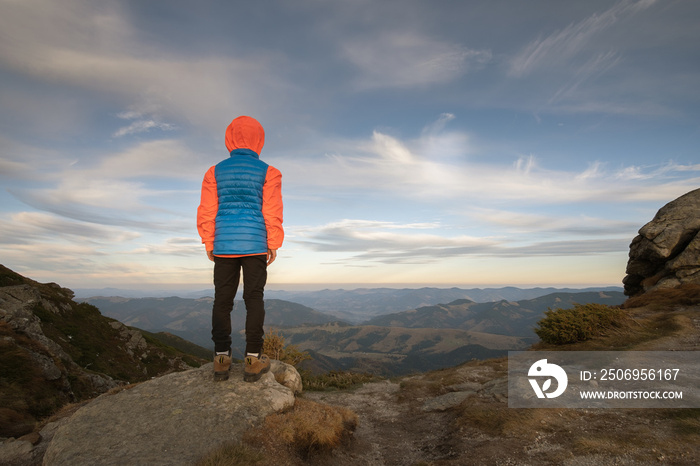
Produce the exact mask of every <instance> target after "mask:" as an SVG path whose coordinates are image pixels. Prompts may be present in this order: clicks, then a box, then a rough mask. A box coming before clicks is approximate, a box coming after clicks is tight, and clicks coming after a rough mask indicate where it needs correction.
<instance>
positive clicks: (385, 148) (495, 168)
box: [285, 130, 700, 205]
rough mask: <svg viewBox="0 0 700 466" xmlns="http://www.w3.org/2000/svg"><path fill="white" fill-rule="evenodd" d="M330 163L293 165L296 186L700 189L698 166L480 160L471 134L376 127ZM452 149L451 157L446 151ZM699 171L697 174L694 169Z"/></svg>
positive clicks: (520, 199)
mask: <svg viewBox="0 0 700 466" xmlns="http://www.w3.org/2000/svg"><path fill="white" fill-rule="evenodd" d="M334 144H336V147H337V150H332V152H331V154H329V155H328V156H327V157H325V158H324V159H322V160H315V161H314V162H313V163H308V164H303V163H300V164H295V165H290V166H289V167H286V172H285V176H286V177H287V180H288V182H289V183H291V184H292V185H294V186H295V188H298V189H299V192H305V191H309V192H310V191H317V192H318V191H319V190H321V191H323V190H327V189H329V188H331V187H333V188H334V189H335V190H342V189H354V190H359V191H360V192H366V193H369V192H375V193H384V194H383V196H386V195H387V194H389V195H391V196H392V197H394V198H399V199H419V200H422V201H429V200H448V199H449V200H460V199H470V200H479V202H504V201H508V202H514V203H517V204H523V203H525V202H527V203H532V202H537V203H542V204H545V205H546V204H562V203H571V202H574V203H583V202H598V203H607V202H609V201H610V199H615V200H616V202H632V201H638V200H643V199H644V200H654V199H656V200H668V199H673V198H675V197H677V196H679V195H681V194H683V193H685V192H688V191H690V190H691V189H694V188H695V187H696V186H697V184H698V181H699V179H698V178H699V177H700V171H698V170H697V165H683V164H674V163H663V164H659V165H656V166H644V167H641V166H631V167H624V166H623V167H619V168H617V167H616V168H615V169H609V168H608V167H607V164H606V163H604V162H601V161H596V160H592V161H591V162H590V163H589V165H588V167H587V168H585V169H583V170H580V171H573V170H568V171H567V170H562V169H552V168H547V167H545V166H542V164H541V162H540V161H539V160H538V158H537V156H536V155H532V154H531V155H527V156H521V157H519V158H516V159H511V160H512V162H510V163H507V162H505V163H504V162H499V163H496V162H490V161H486V162H484V161H483V155H482V157H475V155H479V154H475V153H474V149H473V148H472V147H471V146H470V145H469V136H468V135H467V134H465V133H458V132H440V131H424V132H422V133H421V134H420V135H419V136H418V137H416V138H405V139H402V138H399V137H397V136H392V135H389V134H386V133H383V132H380V131H378V130H375V131H374V132H373V133H372V135H371V137H370V138H369V139H367V140H357V141H341V142H337V143H333V142H330V141H329V143H328V147H329V148H330V147H333V145H334ZM445 154H449V156H445ZM694 171H695V172H698V176H696V177H692V176H689V175H690V174H691V173H692V172H694Z"/></svg>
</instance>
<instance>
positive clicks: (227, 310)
mask: <svg viewBox="0 0 700 466" xmlns="http://www.w3.org/2000/svg"><path fill="white" fill-rule="evenodd" d="M241 269H242V270H243V301H244V302H245V308H246V319H245V339H246V353H259V352H261V351H262V347H263V335H264V334H265V332H264V330H263V324H264V323H265V304H264V302H263V293H264V291H265V283H266V282H267V256H266V255H257V256H245V257H235V258H234V257H214V308H213V309H212V316H211V339H212V340H213V341H214V350H215V351H219V352H223V351H229V350H230V349H231V311H232V310H233V298H234V297H235V296H236V291H237V290H238V283H239V281H240V278H241Z"/></svg>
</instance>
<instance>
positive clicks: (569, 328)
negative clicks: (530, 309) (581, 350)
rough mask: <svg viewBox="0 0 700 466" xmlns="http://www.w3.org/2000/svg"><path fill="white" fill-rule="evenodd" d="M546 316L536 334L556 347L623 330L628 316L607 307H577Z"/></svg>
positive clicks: (602, 305)
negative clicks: (607, 332) (619, 328)
mask: <svg viewBox="0 0 700 466" xmlns="http://www.w3.org/2000/svg"><path fill="white" fill-rule="evenodd" d="M544 315H545V318H544V319H542V320H540V321H539V322H538V323H537V325H538V327H537V328H535V333H536V334H537V336H538V337H540V339H541V340H542V341H543V342H544V343H549V344H553V345H565V344H569V343H576V342H579V341H585V340H590V339H591V338H593V337H595V336H598V335H602V334H604V333H605V332H606V330H609V329H612V328H615V327H620V326H621V325H622V323H623V321H624V320H625V316H626V314H625V312H624V311H623V310H621V309H619V308H613V307H610V306H606V305H604V304H576V305H574V307H573V308H570V309H560V308H557V309H554V310H552V309H550V310H548V311H546V312H545V313H544Z"/></svg>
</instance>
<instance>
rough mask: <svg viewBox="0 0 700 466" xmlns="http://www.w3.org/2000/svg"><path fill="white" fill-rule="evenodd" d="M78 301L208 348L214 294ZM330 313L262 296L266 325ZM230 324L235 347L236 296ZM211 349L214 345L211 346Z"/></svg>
mask: <svg viewBox="0 0 700 466" xmlns="http://www.w3.org/2000/svg"><path fill="white" fill-rule="evenodd" d="M81 301H84V302H86V303H90V304H92V305H94V306H96V307H98V308H99V309H100V311H101V312H102V313H103V314H104V315H105V316H108V317H111V318H114V319H117V320H118V321H120V322H123V323H124V324H126V325H130V326H135V327H138V328H140V329H143V330H148V331H153V332H168V333H170V334H173V335H177V336H179V337H181V338H184V339H186V340H188V341H191V342H193V343H195V344H197V345H199V346H202V347H205V348H210V347H212V345H213V344H212V342H211V309H212V304H213V301H214V300H213V298H198V299H188V298H178V297H174V296H172V297H168V298H122V297H115V296H112V297H102V296H96V297H92V298H86V299H83V300H81ZM333 320H335V319H334V318H333V317H331V316H329V315H326V314H323V313H321V312H318V311H315V310H313V309H311V308H308V307H306V306H304V305H301V304H297V303H292V302H289V301H283V300H280V299H266V300H265V324H266V326H267V327H273V328H278V327H294V326H298V325H302V324H325V323H327V322H331V321H333ZM231 325H232V328H233V334H232V339H233V340H234V341H233V347H234V348H242V347H244V346H245V344H244V339H243V336H242V335H240V331H241V330H243V329H244V327H245V310H244V307H243V302H242V301H240V300H237V301H236V303H235V305H234V310H233V313H232V321H231ZM211 349H213V348H211Z"/></svg>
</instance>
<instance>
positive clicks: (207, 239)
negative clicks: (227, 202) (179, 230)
mask: <svg viewBox="0 0 700 466" xmlns="http://www.w3.org/2000/svg"><path fill="white" fill-rule="evenodd" d="M218 210H219V195H218V193H217V190H216V176H215V167H211V168H210V169H209V170H207V173H206V174H205V175H204V181H202V198H201V200H200V202H199V207H198V208H197V231H199V236H200V237H201V238H202V243H204V247H205V248H206V250H207V251H213V250H214V230H215V229H216V213H217V212H218Z"/></svg>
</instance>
